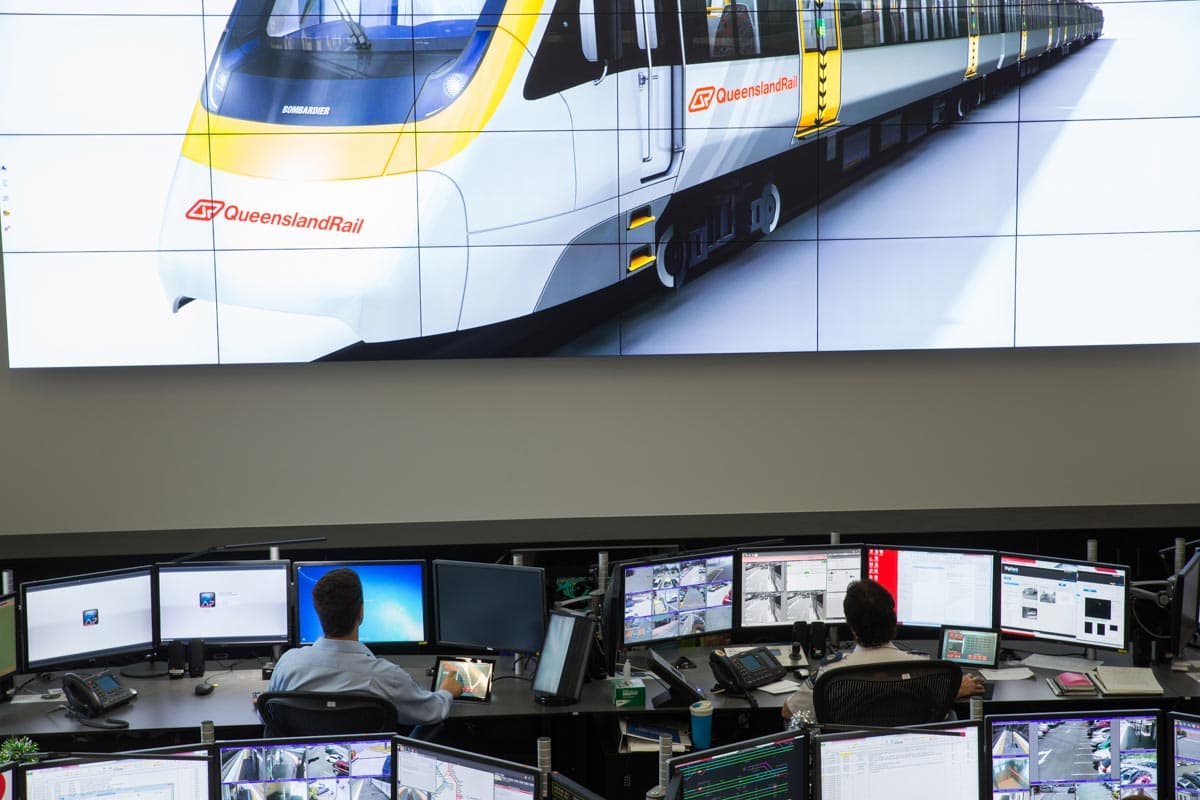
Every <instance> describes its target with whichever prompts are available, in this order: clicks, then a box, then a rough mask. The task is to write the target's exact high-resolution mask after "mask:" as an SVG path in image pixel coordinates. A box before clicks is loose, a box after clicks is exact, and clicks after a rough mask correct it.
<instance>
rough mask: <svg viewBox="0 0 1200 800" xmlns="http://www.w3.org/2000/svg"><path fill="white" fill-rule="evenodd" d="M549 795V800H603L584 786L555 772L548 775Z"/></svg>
mask: <svg viewBox="0 0 1200 800" xmlns="http://www.w3.org/2000/svg"><path fill="white" fill-rule="evenodd" d="M549 795H550V800H604V798H603V797H601V796H600V795H598V794H596V793H595V792H593V791H592V790H591V789H588V788H587V787H586V786H581V785H580V784H578V783H576V782H575V781H573V780H571V779H570V778H568V777H566V776H564V775H559V774H558V773H557V772H551V773H550V792H549Z"/></svg>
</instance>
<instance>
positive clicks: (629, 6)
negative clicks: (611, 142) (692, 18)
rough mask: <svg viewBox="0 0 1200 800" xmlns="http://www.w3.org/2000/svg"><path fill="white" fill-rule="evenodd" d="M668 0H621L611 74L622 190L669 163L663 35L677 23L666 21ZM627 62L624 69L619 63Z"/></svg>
mask: <svg viewBox="0 0 1200 800" xmlns="http://www.w3.org/2000/svg"><path fill="white" fill-rule="evenodd" d="M668 2H672V4H673V0H621V2H620V3H619V8H620V23H619V24H620V28H621V49H622V54H621V62H622V69H621V70H620V72H619V73H618V75H617V114H618V119H619V127H620V130H621V137H620V143H619V145H618V147H619V148H620V151H619V153H618V154H617V156H618V160H619V163H620V165H621V166H620V171H621V178H622V181H621V192H622V194H624V193H627V192H629V191H632V190H634V189H636V188H638V187H639V186H640V185H641V184H642V183H643V182H645V181H646V180H648V179H651V178H654V177H657V176H660V175H663V174H665V173H666V172H667V171H668V169H669V168H670V166H671V146H672V141H673V137H672V127H671V126H672V119H671V102H672V96H673V87H672V80H673V73H674V70H673V69H672V66H671V63H670V61H671V59H670V58H668V57H667V54H668V53H669V52H671V51H672V50H674V49H677V48H672V47H670V46H668V44H667V41H666V40H667V39H668V37H675V38H676V39H677V38H678V32H677V28H671V27H670V26H668V25H667V24H666V22H667V20H668V19H672V18H673V15H668V14H667V13H666V8H665V6H666V5H667V4H668ZM625 67H628V68H625Z"/></svg>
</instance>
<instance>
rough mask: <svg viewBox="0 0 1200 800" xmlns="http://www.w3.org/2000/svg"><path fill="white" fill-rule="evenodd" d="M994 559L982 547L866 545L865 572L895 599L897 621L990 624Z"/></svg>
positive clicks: (938, 624) (928, 624)
mask: <svg viewBox="0 0 1200 800" xmlns="http://www.w3.org/2000/svg"><path fill="white" fill-rule="evenodd" d="M995 563H996V554H995V553H991V552H987V551H982V550H938V549H933V548H929V549H917V548H908V547H869V548H868V549H867V577H868V578H870V579H871V580H873V581H877V582H878V583H880V584H882V585H883V587H884V588H885V589H887V590H888V591H889V592H891V595H892V597H893V598H895V600H896V621H897V622H898V623H899V624H901V625H910V626H915V627H930V628H940V627H942V626H944V625H964V626H967V627H971V628H990V627H992V625H993V619H992V594H993V589H992V587H993V585H994V583H993V581H994V576H995V569H996V567H995Z"/></svg>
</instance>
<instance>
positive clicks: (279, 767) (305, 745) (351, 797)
mask: <svg viewBox="0 0 1200 800" xmlns="http://www.w3.org/2000/svg"><path fill="white" fill-rule="evenodd" d="M219 757H220V770H221V800H271V799H272V798H276V797H278V798H303V800H309V799H310V798H322V799H324V798H328V800H391V797H392V774H391V769H392V742H391V739H390V738H387V737H383V736H379V737H371V738H357V737H356V738H348V737H343V738H334V737H324V738H322V739H304V740H296V741H291V742H289V741H285V740H282V739H273V740H260V741H257V742H255V741H247V742H230V743H224V744H222V745H221V747H220V749H219Z"/></svg>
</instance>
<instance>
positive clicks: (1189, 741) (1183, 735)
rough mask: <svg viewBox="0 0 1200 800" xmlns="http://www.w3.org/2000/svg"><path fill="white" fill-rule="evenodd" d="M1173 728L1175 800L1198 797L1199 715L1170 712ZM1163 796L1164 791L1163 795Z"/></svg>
mask: <svg viewBox="0 0 1200 800" xmlns="http://www.w3.org/2000/svg"><path fill="white" fill-rule="evenodd" d="M1171 720H1172V723H1173V725H1174V728H1175V731H1174V733H1175V735H1174V736H1172V737H1171V741H1172V742H1174V753H1173V756H1174V760H1175V800H1194V798H1197V797H1200V717H1196V716H1192V715H1189V714H1172V715H1171ZM1160 796H1164V797H1165V793H1164V794H1163V795H1160Z"/></svg>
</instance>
